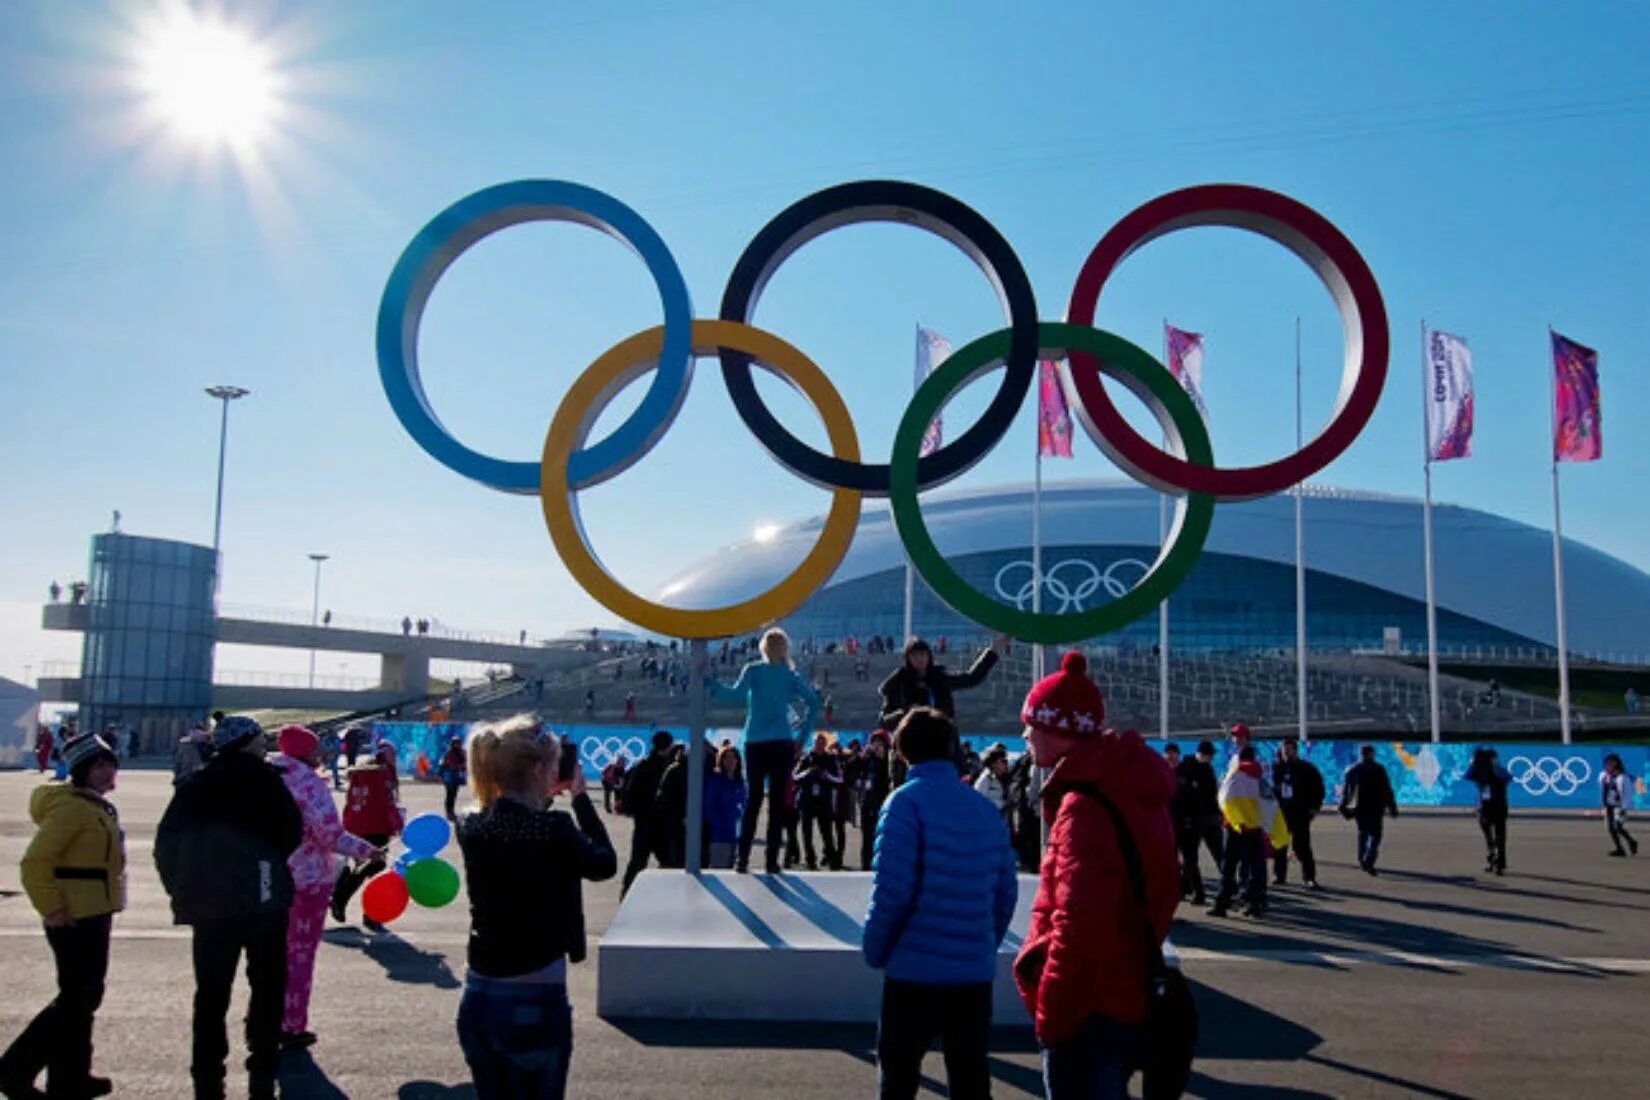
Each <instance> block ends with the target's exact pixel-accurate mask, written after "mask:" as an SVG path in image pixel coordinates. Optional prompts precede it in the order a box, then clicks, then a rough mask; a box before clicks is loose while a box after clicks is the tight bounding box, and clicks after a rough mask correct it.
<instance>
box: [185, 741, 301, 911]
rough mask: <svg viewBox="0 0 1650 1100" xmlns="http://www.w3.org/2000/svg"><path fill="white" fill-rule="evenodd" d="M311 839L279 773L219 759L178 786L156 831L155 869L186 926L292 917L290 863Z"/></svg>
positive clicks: (259, 764) (243, 756)
mask: <svg viewBox="0 0 1650 1100" xmlns="http://www.w3.org/2000/svg"><path fill="white" fill-rule="evenodd" d="M303 839H304V822H303V818H302V817H301V816H300V815H299V813H298V806H297V804H296V803H295V802H293V801H292V796H291V795H290V794H288V793H287V789H286V784H285V783H283V782H281V776H280V773H279V772H277V771H276V770H275V769H274V768H272V767H270V766H269V765H268V764H266V763H265V762H264V761H263V760H261V759H259V758H258V757H256V756H252V755H250V754H248V753H245V752H239V751H232V752H220V753H218V754H217V755H216V756H214V757H213V758H212V762H211V763H209V764H207V765H206V766H205V767H204V768H202V769H201V770H200V771H198V772H196V773H195V774H193V775H191V776H189V778H187V779H185V780H184V781H183V782H182V783H179V784H178V786H177V790H176V792H175V793H174V794H173V795H172V802H171V804H170V805H168V806H167V807H166V812H165V813H164V814H163V815H161V819H160V826H159V827H158V828H157V829H156V831H155V869H156V870H157V871H159V872H160V881H161V884H162V885H163V886H165V887H166V893H167V894H168V895H169V896H170V897H171V899H172V916H173V918H174V919H175V920H176V921H177V923H179V924H199V923H202V922H205V921H213V920H222V919H225V918H230V917H247V916H253V915H257V914H263V913H276V912H284V911H286V910H287V909H288V908H289V907H290V906H291V904H292V872H291V871H289V870H288V869H287V864H286V861H287V857H288V856H290V855H291V854H292V853H293V852H294V851H296V850H297V848H298V845H299V844H301V843H302V842H303Z"/></svg>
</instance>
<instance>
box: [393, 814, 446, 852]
mask: <svg viewBox="0 0 1650 1100" xmlns="http://www.w3.org/2000/svg"><path fill="white" fill-rule="evenodd" d="M452 838H453V830H452V827H451V826H450V825H448V824H447V819H446V818H444V817H442V816H441V815H440V814H419V815H418V816H417V817H415V818H413V819H412V820H411V821H409V822H407V828H406V830H405V831H404V832H402V834H401V843H403V844H405V845H406V846H407V851H409V852H411V853H413V855H414V856H418V857H421V858H426V859H427V858H429V857H431V856H433V855H435V854H436V853H437V852H439V851H441V849H443V848H445V847H446V846H447V841H449V840H451V839H452Z"/></svg>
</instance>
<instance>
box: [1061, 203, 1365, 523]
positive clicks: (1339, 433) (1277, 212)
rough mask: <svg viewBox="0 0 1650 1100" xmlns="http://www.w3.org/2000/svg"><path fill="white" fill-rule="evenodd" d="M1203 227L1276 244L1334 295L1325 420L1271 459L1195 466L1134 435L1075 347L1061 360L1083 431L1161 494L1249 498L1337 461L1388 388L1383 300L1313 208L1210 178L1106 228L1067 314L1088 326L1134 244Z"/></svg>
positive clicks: (1351, 251) (1091, 363) (1094, 368)
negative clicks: (1334, 386) (1342, 338)
mask: <svg viewBox="0 0 1650 1100" xmlns="http://www.w3.org/2000/svg"><path fill="white" fill-rule="evenodd" d="M1203 225H1214V226H1228V227H1231V228H1234V229H1247V230H1249V231H1251V232H1254V233H1259V234H1260V235H1261V236H1263V237H1266V238H1268V239H1269V240H1273V241H1276V242H1277V243H1279V244H1281V245H1283V246H1284V247H1285V248H1287V249H1289V250H1290V251H1291V252H1293V253H1294V254H1295V255H1297V256H1299V257H1300V258H1301V259H1302V260H1304V261H1305V262H1306V264H1307V266H1308V267H1310V268H1312V270H1313V271H1314V272H1316V273H1317V276H1318V278H1319V279H1320V280H1322V281H1323V285H1324V288H1325V289H1327V290H1328V291H1329V295H1330V297H1331V298H1333V299H1334V300H1335V306H1336V308H1337V309H1338V310H1339V311H1340V314H1341V323H1342V325H1343V326H1344V328H1345V330H1346V363H1345V366H1344V368H1343V370H1342V374H1341V390H1340V394H1339V396H1338V397H1337V398H1336V401H1335V414H1334V416H1333V417H1331V418H1330V421H1329V423H1328V425H1326V426H1325V427H1324V429H1323V431H1322V432H1320V433H1319V434H1318V435H1317V436H1316V437H1315V438H1313V439H1312V441H1311V442H1309V443H1307V444H1306V446H1304V447H1302V448H1301V449H1300V450H1299V451H1296V452H1295V453H1294V454H1292V455H1290V456H1289V457H1287V458H1282V459H1278V460H1277V461H1275V462H1268V463H1265V464H1263V465H1260V466H1233V467H1221V466H1200V465H1197V464H1195V463H1191V462H1187V461H1186V460H1185V459H1182V458H1177V457H1175V456H1174V455H1172V454H1168V453H1166V452H1165V451H1163V450H1162V449H1161V448H1159V447H1158V446H1157V445H1155V444H1153V443H1152V442H1150V441H1149V440H1147V439H1145V438H1144V437H1143V436H1141V435H1140V433H1138V432H1136V431H1135V430H1134V428H1133V427H1132V426H1131V425H1130V424H1129V423H1128V421H1126V420H1125V419H1123V416H1122V414H1121V413H1119V412H1118V410H1117V406H1116V405H1114V404H1113V403H1112V400H1111V397H1110V396H1109V395H1108V394H1107V393H1106V389H1105V387H1104V386H1103V385H1101V383H1100V368H1099V364H1098V363H1097V362H1096V361H1095V359H1094V357H1093V356H1092V355H1090V354H1089V353H1087V352H1083V351H1079V350H1077V349H1076V348H1073V349H1071V350H1070V352H1069V355H1068V358H1067V363H1068V365H1069V368H1070V375H1069V377H1070V385H1071V388H1072V390H1073V391H1074V392H1075V394H1076V396H1077V399H1078V400H1077V402H1076V408H1075V409H1073V410H1072V411H1073V412H1075V413H1076V414H1077V417H1078V419H1079V420H1080V421H1082V423H1083V426H1084V428H1086V429H1087V430H1088V434H1089V437H1090V438H1091V439H1093V440H1094V441H1095V442H1096V443H1097V444H1098V445H1099V446H1100V448H1101V449H1102V450H1103V451H1105V453H1106V454H1107V456H1108V457H1110V458H1111V460H1112V461H1113V462H1115V463H1117V464H1118V465H1119V466H1121V467H1122V468H1123V469H1124V470H1125V471H1126V472H1128V474H1129V475H1130V476H1132V477H1134V478H1135V479H1136V480H1138V481H1142V482H1145V483H1146V484H1148V485H1150V486H1152V487H1153V488H1155V489H1157V490H1159V491H1160V492H1167V493H1174V494H1179V493H1184V492H1193V493H1207V494H1209V495H1210V496H1213V497H1215V498H1216V499H1217V500H1247V499H1250V498H1252V497H1260V496H1267V495H1269V494H1271V493H1277V492H1281V491H1283V490H1284V489H1287V488H1289V487H1290V486H1293V485H1297V484H1299V483H1301V482H1303V481H1305V480H1306V479H1307V478H1308V477H1311V476H1312V475H1313V474H1315V473H1317V472H1318V471H1319V470H1322V469H1323V468H1324V467H1325V466H1328V465H1329V464H1330V463H1331V462H1333V461H1334V460H1335V459H1336V458H1338V457H1339V456H1340V455H1341V453H1342V452H1344V451H1345V450H1346V449H1347V448H1348V447H1350V446H1351V445H1352V441H1353V440H1354V439H1356V438H1357V437H1358V433H1359V432H1361V431H1363V429H1364V426H1365V425H1366V424H1368V423H1369V418H1370V417H1371V416H1373V415H1374V413H1375V406H1376V404H1377V403H1378V402H1379V401H1380V397H1381V388H1382V387H1383V386H1384V385H1385V384H1386V371H1387V355H1388V351H1389V346H1390V336H1389V334H1388V332H1387V320H1386V305H1385V303H1384V302H1383V301H1382V300H1381V291H1380V288H1379V287H1378V286H1377V285H1376V284H1375V276H1374V275H1373V274H1371V272H1370V270H1369V265H1368V264H1366V263H1364V258H1363V257H1362V256H1360V255H1359V254H1358V250H1357V249H1356V248H1354V247H1353V245H1352V242H1351V241H1349V240H1347V239H1346V237H1345V236H1344V235H1343V234H1342V233H1341V231H1340V230H1338V229H1336V228H1335V227H1334V226H1333V225H1331V224H1330V223H1329V222H1328V221H1327V220H1326V219H1325V218H1323V217H1322V216H1321V215H1319V214H1318V213H1317V212H1316V211H1314V210H1312V209H1311V208H1310V207H1307V206H1304V205H1302V204H1301V203H1298V202H1296V201H1295V200H1294V199H1291V198H1289V197H1287V196H1285V195H1280V194H1278V193H1277V192H1275V191H1267V190H1264V189H1262V188H1259V187H1244V186H1241V185H1238V184H1209V185H1205V186H1202V187H1188V188H1186V189H1184V190H1181V191H1171V192H1170V193H1169V194H1167V195H1160V196H1159V197H1157V198H1155V199H1152V200H1151V201H1150V202H1147V203H1145V204H1144V205H1142V206H1139V207H1137V208H1136V209H1135V210H1133V211H1131V212H1130V213H1129V214H1127V215H1125V216H1124V217H1123V219H1122V220H1121V221H1119V222H1118V223H1117V224H1116V225H1114V226H1113V227H1112V228H1111V229H1110V230H1108V231H1107V232H1106V235H1105V236H1104V237H1102V238H1100V243H1099V244H1096V245H1095V246H1094V251H1092V252H1090V253H1089V257H1088V259H1087V260H1085V261H1084V263H1083V268H1082V270H1081V271H1079V272H1078V273H1077V282H1076V284H1075V285H1073V287H1072V289H1071V304H1070V306H1069V307H1068V308H1067V310H1066V319H1067V320H1069V321H1070V322H1071V323H1073V324H1077V325H1086V326H1089V327H1093V325H1094V312H1095V307H1096V306H1097V305H1098V304H1099V301H1100V290H1101V288H1102V287H1103V286H1105V283H1106V280H1107V279H1108V278H1110V277H1111V273H1112V272H1113V271H1114V270H1116V268H1117V266H1118V265H1119V264H1121V263H1122V262H1123V261H1124V260H1125V259H1127V258H1128V256H1129V255H1130V254H1131V253H1133V252H1134V250H1135V249H1137V248H1140V247H1141V246H1143V245H1145V244H1147V243H1149V242H1151V241H1154V240H1156V239H1157V238H1158V237H1162V236H1165V235H1166V234H1169V233H1173V232H1175V231H1176V230H1180V229H1190V228H1192V227H1194V226H1203Z"/></svg>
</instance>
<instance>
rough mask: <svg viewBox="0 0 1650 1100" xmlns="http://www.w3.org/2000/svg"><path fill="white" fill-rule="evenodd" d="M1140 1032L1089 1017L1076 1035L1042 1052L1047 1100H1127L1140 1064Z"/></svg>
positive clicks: (1095, 1017) (1096, 1017) (1102, 1019)
mask: <svg viewBox="0 0 1650 1100" xmlns="http://www.w3.org/2000/svg"><path fill="white" fill-rule="evenodd" d="M1140 1040H1141V1034H1140V1029H1139V1028H1135V1027H1130V1026H1128V1025H1127V1024H1120V1023H1118V1022H1117V1021H1115V1020H1108V1019H1106V1018H1105V1017H1104V1016H1090V1017H1089V1018H1088V1019H1087V1020H1084V1021H1083V1026H1082V1027H1081V1028H1080V1029H1078V1032H1077V1034H1076V1035H1073V1036H1072V1037H1071V1038H1070V1039H1067V1040H1066V1041H1065V1042H1063V1043H1061V1044H1059V1045H1058V1046H1053V1047H1044V1048H1043V1094H1044V1096H1045V1097H1047V1100H1128V1095H1129V1078H1130V1077H1132V1076H1134V1071H1135V1066H1136V1065H1137V1064H1138V1063H1139V1060H1140Z"/></svg>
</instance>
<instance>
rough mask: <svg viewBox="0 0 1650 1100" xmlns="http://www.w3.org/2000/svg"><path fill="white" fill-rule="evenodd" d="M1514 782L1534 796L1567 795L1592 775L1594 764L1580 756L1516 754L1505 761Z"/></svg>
mask: <svg viewBox="0 0 1650 1100" xmlns="http://www.w3.org/2000/svg"><path fill="white" fill-rule="evenodd" d="M1507 771H1508V772H1509V773H1510V774H1511V775H1512V778H1513V782H1514V783H1517V784H1518V785H1519V786H1520V787H1523V788H1524V790H1525V792H1526V793H1528V794H1531V795H1534V796H1537V797H1539V796H1541V795H1544V794H1548V793H1552V794H1555V795H1557V796H1558V797H1560V798H1568V797H1570V796H1571V795H1573V794H1575V793H1576V792H1577V791H1579V790H1580V789H1581V788H1582V785H1583V784H1585V783H1586V782H1587V781H1588V780H1589V779H1591V778H1592V777H1593V766H1592V765H1591V764H1589V763H1587V761H1586V760H1585V759H1583V758H1582V757H1579V756H1571V757H1568V758H1566V759H1564V760H1560V759H1559V758H1558V757H1556V756H1538V757H1536V758H1535V759H1534V760H1531V759H1530V758H1529V757H1528V756H1515V757H1513V758H1512V759H1511V760H1509V761H1507Z"/></svg>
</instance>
